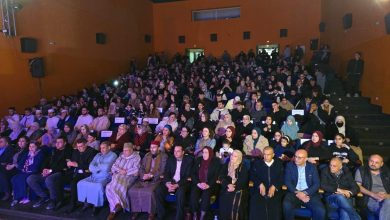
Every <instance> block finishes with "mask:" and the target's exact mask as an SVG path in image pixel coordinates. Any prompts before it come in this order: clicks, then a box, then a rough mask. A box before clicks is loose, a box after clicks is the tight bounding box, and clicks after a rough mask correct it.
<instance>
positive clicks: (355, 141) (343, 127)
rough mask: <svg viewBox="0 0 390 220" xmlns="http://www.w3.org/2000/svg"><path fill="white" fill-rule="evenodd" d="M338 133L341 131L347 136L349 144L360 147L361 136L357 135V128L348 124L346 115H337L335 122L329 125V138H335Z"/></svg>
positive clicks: (346, 139) (346, 140)
mask: <svg viewBox="0 0 390 220" xmlns="http://www.w3.org/2000/svg"><path fill="white" fill-rule="evenodd" d="M337 133H341V134H343V135H344V136H345V142H346V143H347V144H349V145H352V146H355V147H359V145H360V142H359V138H358V136H357V135H356V132H355V130H354V129H353V128H352V127H350V126H348V124H347V123H346V121H345V118H344V116H341V115H339V116H337V117H336V119H335V121H334V123H333V124H331V125H330V126H328V130H327V138H328V139H333V138H334V136H335V135H336V134H337Z"/></svg>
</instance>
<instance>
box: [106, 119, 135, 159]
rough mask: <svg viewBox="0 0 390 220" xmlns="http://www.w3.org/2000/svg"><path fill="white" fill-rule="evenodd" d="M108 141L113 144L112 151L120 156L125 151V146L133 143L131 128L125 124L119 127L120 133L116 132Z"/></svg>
mask: <svg viewBox="0 0 390 220" xmlns="http://www.w3.org/2000/svg"><path fill="white" fill-rule="evenodd" d="M108 141H109V142H110V143H111V150H112V151H113V152H114V153H116V154H117V155H119V154H120V153H121V152H122V150H123V145H124V144H125V143H127V142H130V141H131V136H130V133H129V127H128V126H127V125H125V124H121V125H119V127H118V131H117V132H114V133H113V134H112V135H111V137H110V138H109V139H108Z"/></svg>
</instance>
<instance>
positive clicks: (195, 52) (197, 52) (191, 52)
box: [186, 48, 204, 63]
mask: <svg viewBox="0 0 390 220" xmlns="http://www.w3.org/2000/svg"><path fill="white" fill-rule="evenodd" d="M186 55H187V56H188V58H189V59H190V62H191V63H193V62H194V61H195V60H196V59H198V57H200V56H203V55H204V49H200V48H196V49H195V48H193V49H190V48H188V49H186Z"/></svg>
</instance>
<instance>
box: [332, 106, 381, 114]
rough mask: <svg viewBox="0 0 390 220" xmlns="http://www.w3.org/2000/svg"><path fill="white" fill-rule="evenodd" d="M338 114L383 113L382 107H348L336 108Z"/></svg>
mask: <svg viewBox="0 0 390 220" xmlns="http://www.w3.org/2000/svg"><path fill="white" fill-rule="evenodd" d="M336 113H337V114H345V113H349V114H369V113H382V108H380V107H379V108H377V107H371V108H347V109H345V108H344V109H336Z"/></svg>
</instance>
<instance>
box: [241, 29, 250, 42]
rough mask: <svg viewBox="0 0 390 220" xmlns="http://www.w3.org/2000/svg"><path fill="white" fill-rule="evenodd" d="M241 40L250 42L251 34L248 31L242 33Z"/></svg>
mask: <svg viewBox="0 0 390 220" xmlns="http://www.w3.org/2000/svg"><path fill="white" fill-rule="evenodd" d="M242 38H243V39H244V40H250V39H251V32H250V31H244V33H243V36H242Z"/></svg>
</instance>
